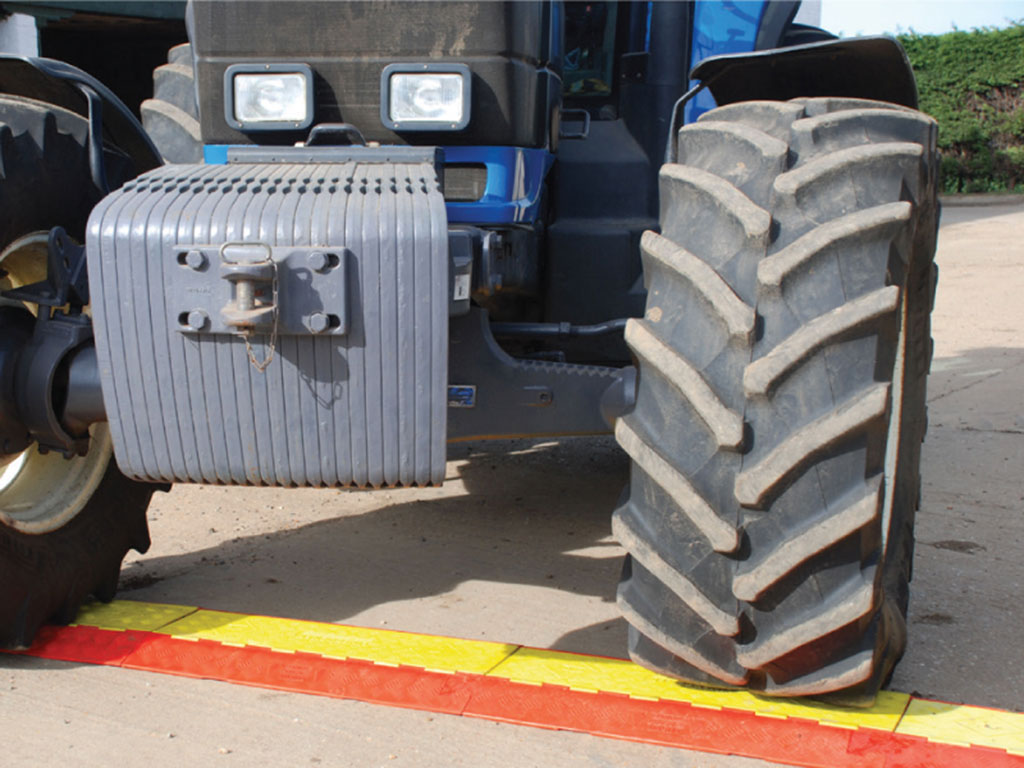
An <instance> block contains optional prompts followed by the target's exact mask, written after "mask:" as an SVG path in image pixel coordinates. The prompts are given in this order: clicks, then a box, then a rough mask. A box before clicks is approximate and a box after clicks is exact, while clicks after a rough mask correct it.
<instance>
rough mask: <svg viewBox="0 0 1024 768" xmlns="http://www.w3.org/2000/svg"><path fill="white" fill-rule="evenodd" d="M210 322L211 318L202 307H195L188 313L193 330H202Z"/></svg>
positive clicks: (189, 324)
mask: <svg viewBox="0 0 1024 768" xmlns="http://www.w3.org/2000/svg"><path fill="white" fill-rule="evenodd" d="M209 322H210V318H209V317H208V316H207V314H206V313H205V312H203V310H201V309H193V310H192V311H191V312H189V313H188V327H189V328H191V329H192V330H193V331H201V330H203V328H205V327H206V324H207V323H209Z"/></svg>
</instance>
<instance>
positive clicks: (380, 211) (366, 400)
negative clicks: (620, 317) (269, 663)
mask: <svg viewBox="0 0 1024 768" xmlns="http://www.w3.org/2000/svg"><path fill="white" fill-rule="evenodd" d="M343 150H344V151H348V152H351V153H352V156H351V158H350V159H349V160H348V161H346V160H345V158H344V157H343V156H342V155H343ZM303 151H304V152H307V153H308V152H312V151H313V150H309V149H306V150H303ZM317 151H318V152H323V153H330V154H331V156H330V157H329V158H328V157H326V156H325V157H324V158H323V160H324V162H323V163H321V164H313V163H311V162H310V161H309V159H307V158H305V157H303V158H302V162H296V163H288V162H280V163H278V164H275V165H273V166H268V165H267V164H263V163H260V164H257V163H255V162H253V163H250V162H246V161H244V159H242V160H240V161H239V162H229V163H228V164H226V165H220V166H210V165H206V166H182V165H177V166H165V167H162V168H158V169H155V170H153V171H150V172H148V173H146V174H144V175H142V176H140V177H138V178H137V179H135V180H133V181H130V182H128V183H127V184H126V185H125V186H124V187H122V188H121V189H120V190H118V191H117V192H114V193H113V194H111V195H109V196H108V197H107V198H105V199H104V200H103V201H102V202H101V203H100V204H99V205H98V206H97V207H96V208H95V209H94V211H93V213H92V215H91V217H90V221H89V228H88V235H87V248H86V250H87V254H88V265H89V275H90V286H91V290H92V317H93V323H94V327H95V336H96V350H97V356H98V361H99V368H100V371H101V372H102V373H101V375H102V385H103V400H104V403H105V405H106V409H107V416H108V419H109V424H110V433H111V437H112V439H113V444H114V451H115V453H116V455H117V458H118V465H119V467H120V468H121V470H122V471H123V472H124V473H125V474H127V475H128V476H129V477H131V478H133V479H137V480H144V481H155V482H175V481H179V482H205V483H222V484H236V485H279V486H359V487H366V486H369V487H384V486H412V485H419V486H422V485H438V484H440V483H441V482H442V480H443V479H444V470H445V461H446V442H447V441H448V440H449V439H457V438H460V437H462V438H467V437H483V436H495V435H501V434H518V433H520V432H521V427H522V426H523V425H524V424H526V425H528V427H529V431H530V433H531V434H566V433H569V434H592V433H595V432H607V431H609V429H610V427H609V424H608V418H610V417H609V416H608V415H607V414H609V413H610V414H611V415H612V416H614V414H615V413H616V412H618V411H621V410H622V409H623V408H624V407H626V405H624V404H623V403H625V402H626V401H627V400H628V396H629V392H630V391H631V390H629V388H628V387H622V386H619V387H618V388H617V389H616V388H615V386H614V385H616V384H620V383H621V382H619V379H620V378H621V376H620V374H619V373H618V371H617V369H611V368H607V369H606V368H595V367H586V371H576V370H574V367H573V366H564V365H563V366H552V365H536V364H530V363H522V362H520V361H516V360H514V359H513V358H510V357H508V355H505V354H504V353H503V352H502V351H501V350H500V349H499V348H498V347H497V345H496V344H495V343H494V340H493V338H492V337H491V336H490V333H489V331H488V330H487V328H486V325H487V323H486V316H485V315H484V316H483V317H482V318H481V314H482V313H478V312H475V313H471V312H470V293H471V291H472V290H473V288H472V286H473V281H474V277H476V275H474V270H473V264H474V260H477V261H479V259H480V258H481V256H480V254H482V253H484V252H485V250H486V249H484V248H482V247H480V246H481V243H482V238H483V237H484V234H485V233H481V232H474V231H467V230H466V229H458V228H453V229H452V230H449V228H448V222H447V216H446V212H445V205H444V199H443V196H442V193H441V189H440V184H439V180H438V170H437V166H436V165H435V159H436V155H435V154H434V150H431V149H427V150H418V151H419V153H420V155H419V157H418V158H412V157H409V156H408V153H406V155H403V156H401V157H396V158H390V157H389V156H387V155H386V154H385V150H384V149H382V150H381V153H380V154H378V155H377V156H376V157H377V161H374V157H375V156H374V154H373V150H368V149H365V148H354V149H351V150H349V149H346V148H338V147H330V148H317ZM450 318H451V322H450ZM450 344H451V345H452V347H451V354H449V347H450ZM580 368H581V369H582V368H584V367H583V366H580ZM570 369H573V370H570ZM609 388H612V389H615V392H614V393H613V394H612V395H609V396H608V397H605V398H604V400H605V408H604V410H605V412H606V417H605V418H602V416H601V400H602V396H603V395H604V393H605V390H608V389H609ZM456 390H458V391H459V392H461V393H462V395H463V396H462V397H461V399H460V398H456V400H457V402H456V403H455V405H453V406H451V408H450V403H451V397H450V394H451V393H452V392H454V391H456ZM619 390H621V392H619ZM467 392H469V393H471V394H470V395H469V396H468V398H467V397H466V396H465V395H466V393H467ZM581 398H582V399H583V400H584V401H586V402H588V403H591V404H592V407H591V408H590V409H589V410H588V409H587V408H585V407H582V406H581V405H580V402H581ZM450 419H451V420H450Z"/></svg>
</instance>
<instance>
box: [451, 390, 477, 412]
mask: <svg viewBox="0 0 1024 768" xmlns="http://www.w3.org/2000/svg"><path fill="white" fill-rule="evenodd" d="M475 405H476V385H475V384H449V385H448V407H449V408H472V407H473V406H475Z"/></svg>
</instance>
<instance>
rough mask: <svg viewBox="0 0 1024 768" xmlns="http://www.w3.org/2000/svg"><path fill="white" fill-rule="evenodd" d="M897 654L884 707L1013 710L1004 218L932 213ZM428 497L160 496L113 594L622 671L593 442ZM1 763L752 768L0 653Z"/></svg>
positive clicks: (201, 489) (1014, 620) (621, 467)
mask: <svg viewBox="0 0 1024 768" xmlns="http://www.w3.org/2000/svg"><path fill="white" fill-rule="evenodd" d="M938 263H939V265H940V268H941V277H940V283H939V292H938V299H937V304H936V307H935V312H934V336H935V357H934V363H933V367H932V370H933V374H932V377H931V379H930V382H929V403H930V405H929V408H930V411H929V413H930V420H931V426H930V430H929V434H928V440H927V442H926V443H925V448H924V458H923V482H924V488H923V490H924V495H923V504H922V509H921V512H920V513H919V522H918V532H917V537H918V545H917V551H916V555H915V571H914V584H913V594H912V598H911V606H910V632H911V634H910V646H909V650H908V652H907V655H906V657H905V658H904V660H903V662H902V663H901V665H900V666H899V667H898V669H897V672H896V675H895V677H894V679H893V683H892V687H893V688H895V689H897V690H901V691H906V692H912V693H915V694H917V695H921V696H928V697H934V698H938V699H945V700H948V701H956V702H967V703H972V704H982V705H990V706H996V707H1003V708H1007V709H1013V710H1018V711H1019V710H1021V709H1022V707H1024V699H1022V694H1021V691H1024V643H1022V642H1021V640H1020V637H1019V631H1020V627H1021V626H1024V610H1022V609H1021V605H1020V597H1019V595H1020V594H1021V591H1022V587H1024V558H1022V557H1021V553H1022V551H1024V548H1022V544H1024V485H1022V483H1021V474H1022V472H1024V341H1022V340H1021V328H1024V302H1022V300H1021V298H1020V297H1021V296H1024V207H1021V206H1016V205H1005V204H1000V205H989V206H981V207H975V206H971V207H960V206H947V208H946V210H945V211H944V214H943V224H942V228H941V232H940V239H939V255H938ZM449 457H450V461H449V464H448V482H447V483H446V484H445V486H444V487H443V488H440V489H428V490H402V491H383V492H373V493H364V492H351V491H344V492H338V491H323V490H291V491H286V490H277V489H229V488H219V487H208V486H179V487H176V488H174V489H173V490H172V492H171V493H170V494H167V495H163V494H160V495H158V496H157V497H156V498H155V499H154V501H153V504H152V505H151V507H150V520H151V527H152V533H153V541H154V544H153V547H152V549H151V550H150V552H149V553H147V554H146V555H144V556H137V555H132V556H131V557H130V558H129V560H128V564H127V566H126V568H125V570H124V572H123V575H122V582H121V597H124V598H128V599H135V600H152V601H162V602H170V603H179V604H192V605H201V606H203V607H206V608H216V609H224V610H231V611H241V612H252V613H260V614H269V615H276V616H286V617H292V618H303V619H314V620H318V621H332V622H343V623H350V624H357V625H364V626H374V627H388V628H394V629H403V630H412V631H419V632H427V633H435V634H442V635H453V636H459V637H467V638H483V639H488V640H506V641H512V642H517V643H524V644H527V645H534V646H540V647H550V648H558V649H564V650H573V651H582V652H588V653H598V654H605V655H622V653H623V649H624V648H625V634H626V631H625V625H624V623H623V621H622V620H621V619H620V618H619V617H618V614H617V611H616V608H615V605H614V602H613V597H614V591H615V584H616V580H617V577H618V570H619V567H620V559H621V556H622V554H623V553H622V550H621V548H620V547H619V546H618V544H616V542H615V541H614V540H613V539H612V537H611V535H610V531H609V522H608V521H609V512H610V510H611V507H612V506H613V504H614V501H615V499H616V498H617V496H618V494H619V492H620V490H621V488H622V487H623V485H624V484H625V481H626V475H627V463H626V461H625V459H624V457H623V455H622V454H621V453H620V452H619V451H618V450H617V448H616V447H615V446H614V443H613V442H612V441H611V440H610V439H608V438H602V439H590V440H566V441H562V442H539V441H510V442H503V443H496V444H486V443H479V444H471V445H465V444H463V445H453V446H452V447H451V449H450V453H449ZM0 720H2V721H3V722H4V724H5V728H4V734H5V735H4V745H3V748H2V754H3V756H4V757H3V762H4V763H5V764H10V765H28V764H42V763H50V762H54V761H56V760H58V759H63V760H65V761H66V760H68V759H70V760H71V761H72V762H73V763H74V764H81V765H97V766H100V765H110V764H112V763H114V762H115V761H117V762H119V763H121V764H124V765H141V764H148V765H160V766H162V765H180V764H185V763H186V762H187V763H188V764H190V765H193V766H203V765H221V764H223V765H227V764H236V765H252V764H268V765H270V764H276V765H289V766H290V765H295V766H299V765H303V766H308V765H346V766H376V765H387V766H401V765H413V766H490V765H499V764H500V765H503V766H509V767H510V768H511V767H512V766H539V765H552V764H558V765H594V766H613V765H614V766H618V765H645V766H652V767H654V766H725V765H728V766H758V765H767V764H766V763H762V762H760V761H754V760H745V759H741V758H735V757H716V756H711V755H703V754H699V753H690V752H685V751H682V750H674V749H668V748H661V747H654V746H650V745H643V744H631V743H627V742H617V741H611V740H606V739H600V738H596V737H591V736H587V735H581V734H572V733H563V732H551V731H543V730H539V729H534V728H526V727H519V726H512V725H503V724H496V723H491V722H484V721H475V720H471V719H468V718H458V717H451V716H444V715H433V714H430V713H423V712H412V711H404V710H400V709H392V708H387V707H381V706H372V705H367V704H362V703H358V702H350V701H338V700H333V699H325V698H317V697H313V696H302V695H296V694H286V693H278V692H273V691H265V690H259V689H252V688H244V687H240V686H231V685H226V684H221V683H215V682H208V681H196V680H188V679H182V678H174V677H168V676H161V675H155V674H148V673H141V672H132V671H126V670H118V669H109V668H103V667H90V666H80V665H74V664H65V663H58V662H50V661H44V660H39V659H31V658H24V657H0Z"/></svg>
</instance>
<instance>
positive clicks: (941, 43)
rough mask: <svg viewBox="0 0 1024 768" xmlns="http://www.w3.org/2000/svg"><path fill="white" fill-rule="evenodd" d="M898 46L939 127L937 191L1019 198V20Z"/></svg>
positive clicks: (1022, 118)
mask: <svg viewBox="0 0 1024 768" xmlns="http://www.w3.org/2000/svg"><path fill="white" fill-rule="evenodd" d="M899 40H900V42H901V43H902V44H903V47H904V48H906V50H907V55H908V56H909V57H910V63H911V64H912V65H913V67H914V73H915V75H916V76H917V88H918V92H919V94H920V107H921V109H922V110H923V111H925V112H927V113H928V114H929V115H931V116H932V117H934V118H935V119H936V120H938V121H939V149H940V151H941V153H942V185H943V189H944V190H945V191H946V192H1005V191H1015V192H1024V91H1022V85H1024V21H1018V22H1016V23H1014V24H1012V25H1011V26H1010V27H1007V28H1006V29H981V30H972V31H970V32H959V31H958V32H948V33H946V34H944V35H918V34H914V33H911V34H907V35H900V38H899Z"/></svg>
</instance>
